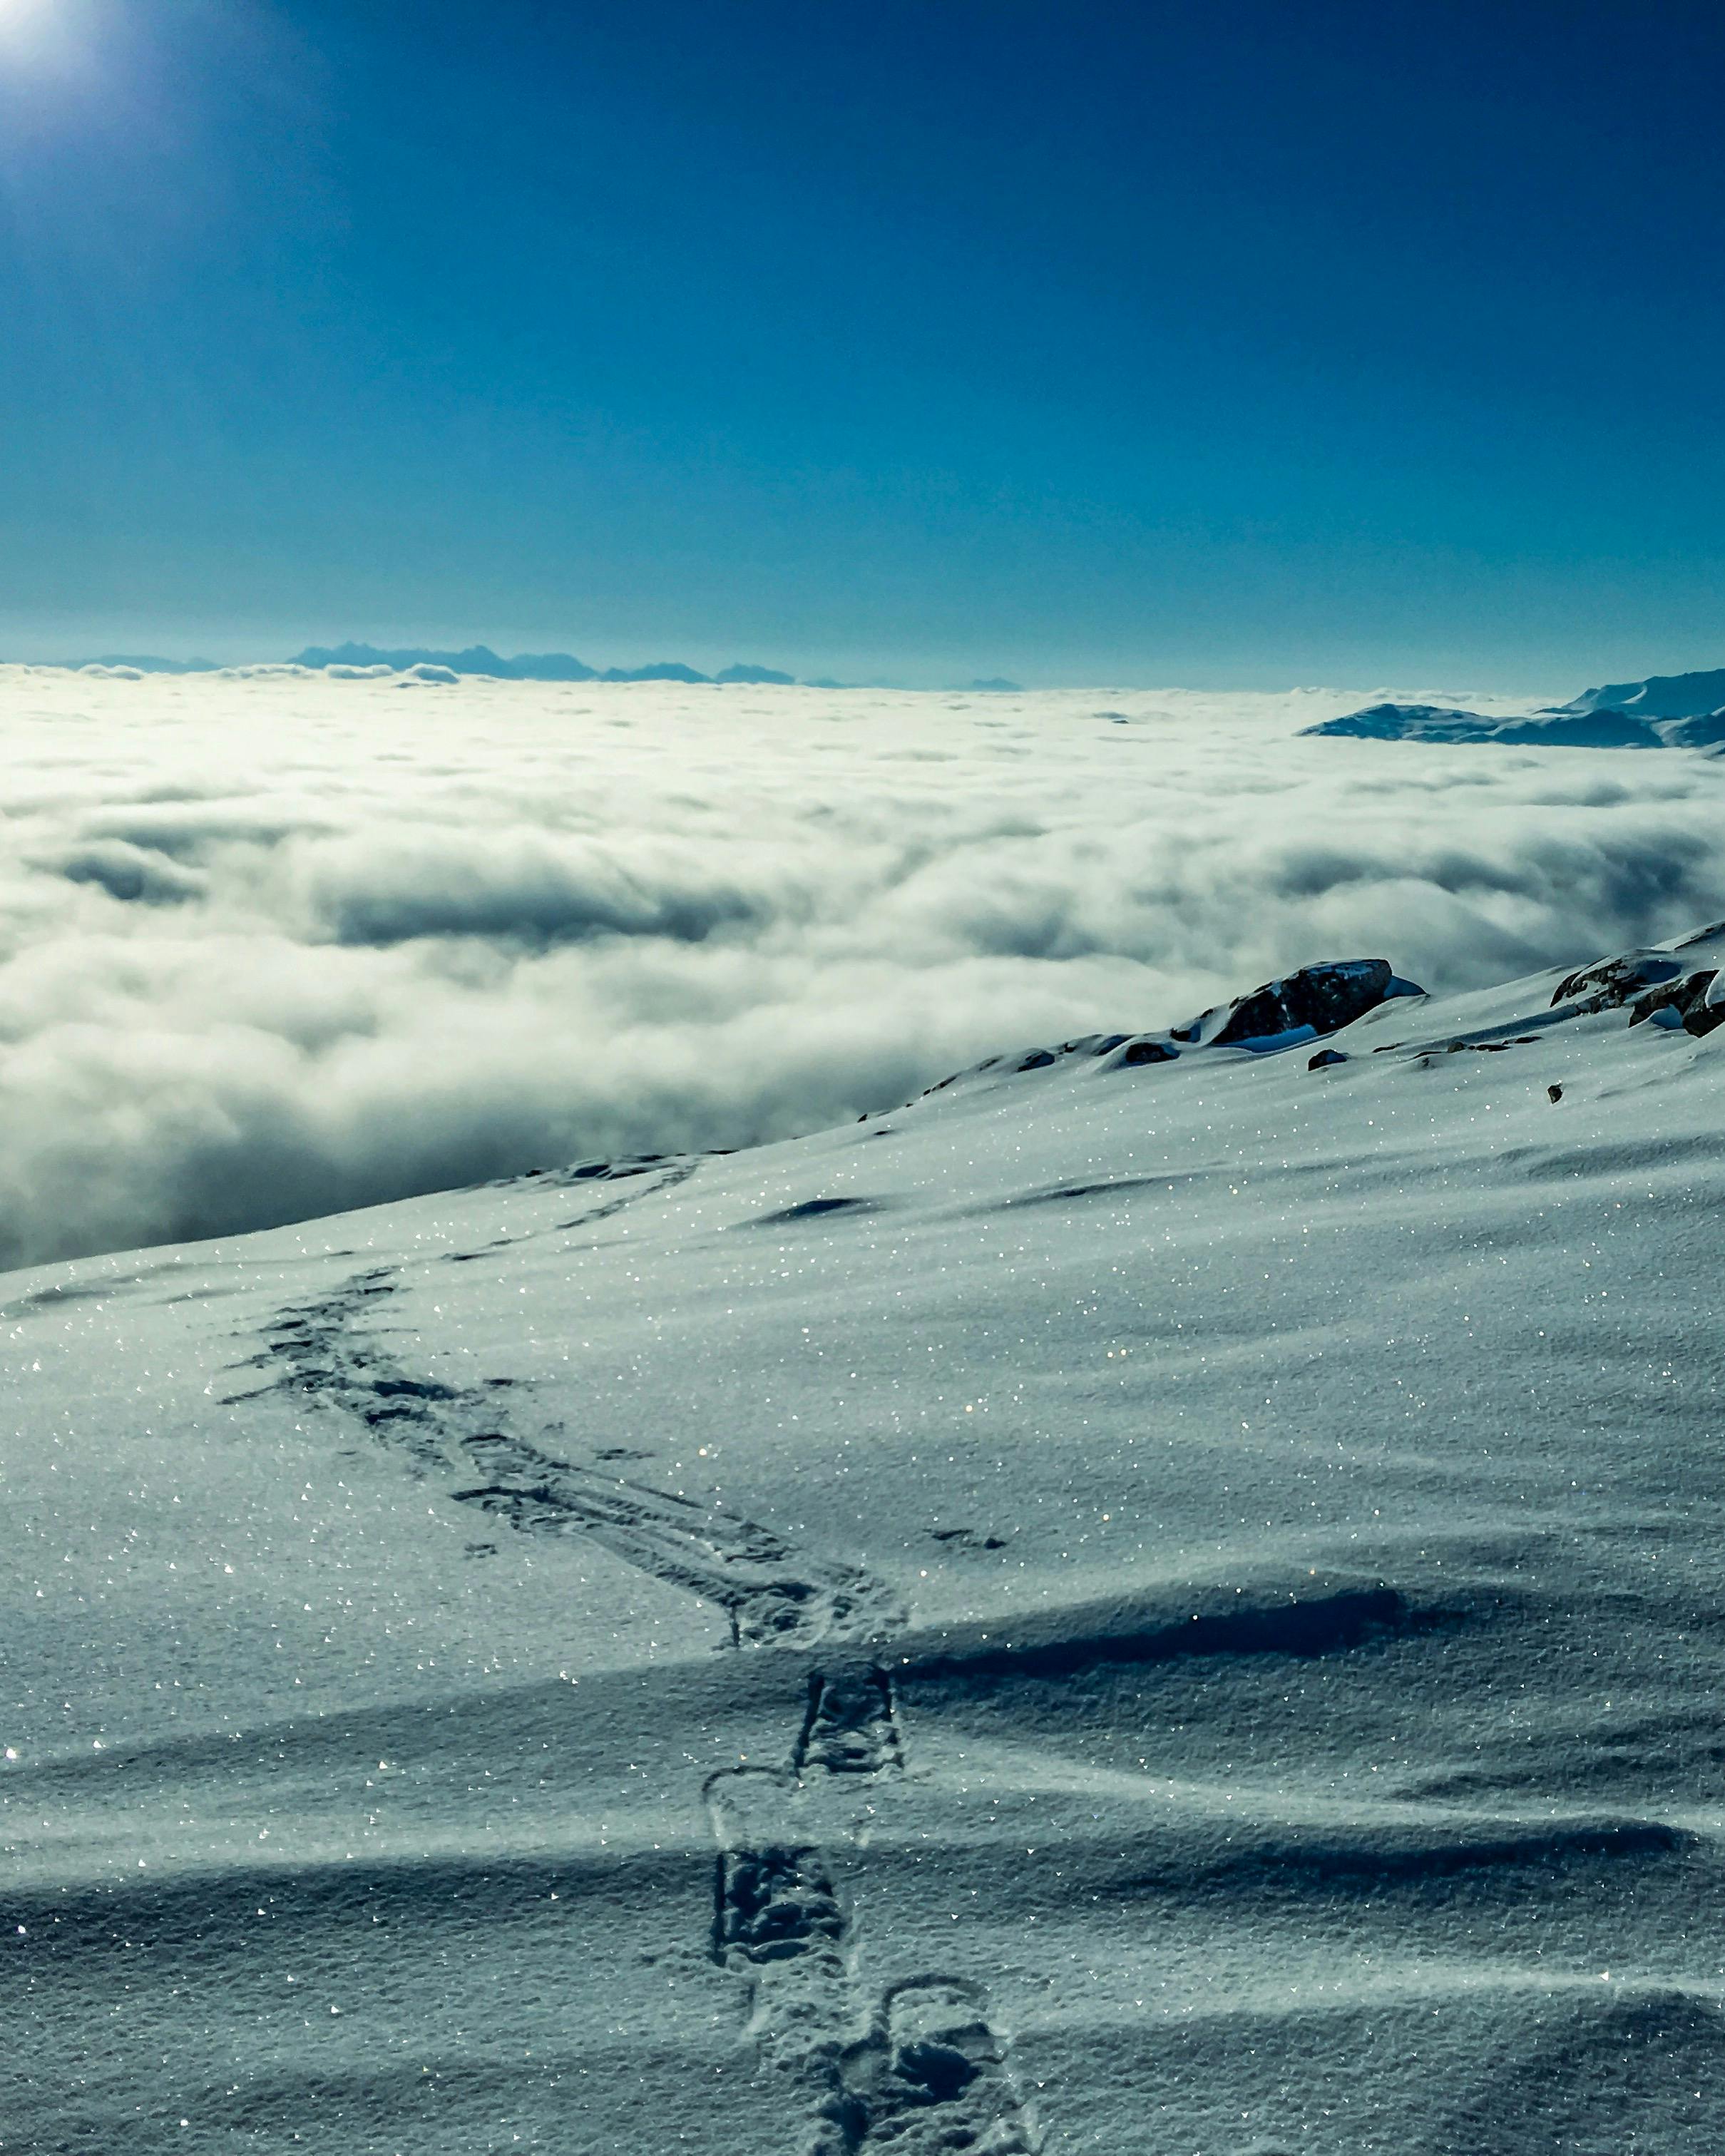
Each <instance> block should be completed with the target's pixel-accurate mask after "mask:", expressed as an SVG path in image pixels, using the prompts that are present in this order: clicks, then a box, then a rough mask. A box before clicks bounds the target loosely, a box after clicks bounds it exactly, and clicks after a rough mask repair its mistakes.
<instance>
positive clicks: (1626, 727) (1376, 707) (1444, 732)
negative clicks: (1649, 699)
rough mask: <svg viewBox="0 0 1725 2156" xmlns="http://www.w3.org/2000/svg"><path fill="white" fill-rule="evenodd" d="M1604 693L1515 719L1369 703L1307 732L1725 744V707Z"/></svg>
mask: <svg viewBox="0 0 1725 2156" xmlns="http://www.w3.org/2000/svg"><path fill="white" fill-rule="evenodd" d="M1680 678H1683V679H1702V678H1706V679H1711V678H1712V677H1711V676H1707V677H1702V676H1684V677H1680ZM1604 693H1605V692H1604V691H1599V690H1589V692H1588V695H1587V696H1584V697H1581V698H1579V699H1578V700H1577V701H1576V702H1575V703H1574V704H1565V705H1563V706H1558V708H1556V709H1555V710H1553V711H1536V712H1533V713H1532V714H1531V715H1527V716H1509V717H1505V716H1501V715H1494V714H1488V713H1486V712H1484V711H1456V710H1454V709H1451V708H1450V706H1446V705H1441V704H1368V705H1367V706H1365V708H1364V709H1363V711H1348V712H1345V713H1344V714H1343V716H1341V717H1339V718H1334V719H1326V720H1324V721H1322V722H1321V723H1320V724H1319V725H1317V726H1307V728H1306V731H1307V733H1308V734H1327V735H1332V736H1334V735H1340V736H1343V737H1351V738H1353V739H1355V740H1360V741H1406V742H1462V743H1474V744H1477V743H1481V742H1497V743H1500V744H1502V745H1503V746H1506V747H1512V748H1717V747H1719V746H1720V744H1721V743H1722V742H1725V707H1722V708H1721V709H1719V710H1717V711H1715V710H1712V709H1707V710H1702V711H1697V712H1694V713H1692V714H1688V715H1682V716H1679V715H1675V714H1671V713H1666V712H1661V711H1659V710H1658V708H1657V706H1649V707H1647V708H1646V709H1645V710H1644V709H1643V708H1642V707H1641V706H1640V704H1639V703H1636V704H1634V705H1633V706H1630V707H1629V708H1620V707H1619V706H1615V705H1609V704H1604V703H1597V702H1594V701H1592V699H1593V698H1594V696H1599V695H1602V694H1604Z"/></svg>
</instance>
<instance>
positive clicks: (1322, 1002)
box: [1213, 958, 1423, 1048]
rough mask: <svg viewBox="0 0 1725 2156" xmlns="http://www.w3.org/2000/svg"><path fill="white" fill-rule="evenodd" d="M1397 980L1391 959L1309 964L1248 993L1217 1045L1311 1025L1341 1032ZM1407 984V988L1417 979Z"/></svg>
mask: <svg viewBox="0 0 1725 2156" xmlns="http://www.w3.org/2000/svg"><path fill="white" fill-rule="evenodd" d="M1394 979H1395V975H1394V973H1393V972H1392V971H1391V968H1390V964H1389V959H1387V958H1344V959H1342V960H1340V961H1338V962H1336V963H1334V964H1332V965H1327V966H1303V967H1301V969H1300V971H1299V972H1298V973H1290V974H1289V975H1288V977H1287V978H1286V980H1281V981H1271V983H1269V984H1268V985H1267V986H1266V987H1265V988H1258V989H1256V990H1255V991H1254V993H1252V994H1250V995H1249V996H1245V997H1242V998H1241V999H1240V1002H1238V1003H1237V1004H1235V1006H1234V1009H1233V1014H1232V1015H1231V1017H1230V1019H1229V1020H1228V1022H1227V1024H1225V1025H1224V1027H1223V1028H1222V1029H1221V1031H1220V1032H1219V1033H1218V1034H1215V1035H1214V1036H1213V1038H1214V1045H1215V1046H1216V1047H1218V1048H1227V1047H1230V1046H1232V1045H1235V1044H1236V1043H1238V1042H1240V1041H1246V1040H1267V1039H1274V1038H1275V1036H1276V1035H1277V1034H1284V1033H1298V1032H1300V1031H1301V1030H1302V1029H1304V1028H1306V1027H1307V1026H1309V1027H1310V1028H1311V1029H1312V1032H1313V1033H1319V1034H1322V1033H1337V1032H1339V1031H1340V1030H1341V1029H1342V1028H1343V1026H1344V1025H1352V1024H1353V1021H1354V1020H1355V1019H1357V1018H1363V1017H1364V1016H1365V1014H1366V1013H1367V1012H1368V1010H1375V1009H1377V1007H1378V1004H1381V1003H1382V1002H1384V999H1385V998H1386V997H1388V996H1389V993H1390V992H1391V989H1390V984H1391V983H1392V982H1393V981H1394ZM1401 985H1402V988H1403V991H1404V993H1405V992H1407V991H1408V990H1409V988H1411V985H1412V984H1411V983H1407V982H1404V983H1402V984H1401ZM1413 993H1414V994H1416V995H1417V994H1420V993H1423V992H1422V991H1421V990H1419V989H1414V990H1413Z"/></svg>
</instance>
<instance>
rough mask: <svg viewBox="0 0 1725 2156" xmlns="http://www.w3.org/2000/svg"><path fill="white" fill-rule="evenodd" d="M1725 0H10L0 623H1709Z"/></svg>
mask: <svg viewBox="0 0 1725 2156" xmlns="http://www.w3.org/2000/svg"><path fill="white" fill-rule="evenodd" d="M1722 64H1725V14H1722V13H1721V11H1719V10H1718V9H1717V8H1714V7H1706V8H1702V7H1695V8H1690V7H1687V6H1684V5H1664V6H1659V5H1656V6H1653V7H1651V8H1633V9H1632V8H1628V7H1597V8H1595V7H1589V6H1588V5H1586V4H1585V0H1578V4H1568V5H1561V6H1558V5H1553V6H1549V7H1545V6H1538V5H1532V6H1517V5H1514V4H1508V3H1507V0H1498V4H1495V5H1491V6H1489V7H1487V6H1477V7H1476V6H1467V5H1420V4H1412V5H1408V6H1402V7H1394V6H1385V5H1384V4H1382V0H1377V4H1372V5H1364V4H1362V5H1339V6H1338V5H1326V4H1322V0H1317V4H1313V5H1310V6H1301V7H1298V8H1295V7H1290V6H1288V5H1286V0H1204V4H1196V0H1194V4H1187V5H1183V6H1159V5H1156V4H1145V5H1142V6H1137V7H1127V6H1117V7H1093V6H1086V5H1084V4H1082V0H1066V4H1063V5H1059V6H1055V5H1047V4H1041V5H1015V4H1013V0H992V4H987V5H973V4H970V0H921V4H916V5H908V4H898V0H873V3H872V4H870V5H866V6H863V5H851V4H845V0H839V4H833V5H824V4H819V0H797V3H796V4H787V5H779V4H776V0H772V3H771V4H767V3H765V0H737V4H732V5H715V4H713V0H706V4H684V0H642V4H638V5H632V6H631V7H629V8H626V9H625V8H620V7H618V6H617V5H615V4H614V0H613V3H612V4H607V5H604V6H588V5H583V4H579V0H575V4H569V0H565V4H562V5H555V6H542V5H533V4H526V0H489V4H486V5H485V6H479V5H474V4H463V5H456V4H451V0H416V4H415V6H414V7H413V8H412V9H401V8H386V7H382V6H377V5H374V4H373V5H360V4H352V3H351V0H350V4H341V0H308V4H303V5H302V4H290V0H275V4H273V5H263V4H254V0H148V4H146V0H0V301H3V316H4V319H3V329H0V460H3V469H4V472H5V475H6V480H5V484H4V486H3V488H0V652H3V653H4V654H6V655H11V656H17V657H27V656H54V655H61V654H73V655H82V654H85V653H88V652H91V651H95V650H97V649H146V650H162V651H168V652H185V651H189V650H192V649H199V650H202V651H204V652H206V653H208V654H210V655H212V656H215V657H218V658H221V657H234V656H241V655H249V656H255V655H259V654H267V653H274V652H277V651H285V650H289V649H293V648H295V646H297V645H298V644H300V643H303V642H306V641H318V642H328V641H331V640H336V639H341V638H342V637H346V636H350V635H352V636H359V637H369V638H372V639H375V640H377V641H381V642H398V641H411V642H429V643H445V642H454V643H461V642H466V641H469V640H471V639H485V640H486V641H488V642H490V643H492V644H495V645H497V646H498V647H499V648H501V649H518V648H525V649H547V648H560V649H573V650H575V651H577V652H578V653H580V654H582V655H583V656H584V657H588V658H589V659H592V660H595V661H597V662H598V663H600V664H605V663H638V662H639V661H640V660H648V659H654V658H660V657H668V656H675V657H680V658H684V659H687V660H691V661H692V662H693V663H695V664H697V665H700V664H702V663H703V662H706V663H711V664H715V665H717V664H722V663H724V662H725V661H726V660H731V659H734V658H737V657H743V658H748V659H754V660H766V661H768V662H771V663H778V664H782V665H788V666H789V667H792V668H793V669H795V670H798V671H802V672H809V673H813V672H817V671H819V672H826V671H833V672H837V673H839V674H840V675H844V676H845V677H847V678H865V677H872V676H884V677H887V678H891V679H895V680H904V681H919V680H947V679H955V680H956V679H963V678H966V677H968V675H970V674H973V673H977V672H985V673H988V674H993V673H997V672H1000V673H1008V674H1010V675H1013V676H1014V678H1016V679H1018V680H1024V681H1026V682H1038V683H1040V682H1052V681H1059V680H1089V681H1117V682H1141V683H1148V682H1171V681H1182V682H1187V683H1190V684H1194V685H1228V684H1238V685H1271V684H1281V683H1286V682H1290V681H1296V680H1300V681H1317V680H1330V681H1338V682H1348V683H1355V682H1358V683H1361V684H1370V683H1377V682H1379V681H1387V680H1399V681H1402V682H1404V683H1414V682H1420V681H1433V682H1435V681H1440V680H1444V681H1450V682H1453V683H1454V684H1455V685H1457V686H1466V685H1477V686H1480V687H1482V688H1483V687H1490V686H1494V685H1498V686H1502V687H1505V688H1508V689H1517V688H1522V687H1527V688H1532V689H1543V688H1546V687H1551V688H1565V689H1571V688H1579V687H1580V686H1581V685H1583V684H1584V682H1585V681H1590V680H1598V679H1601V678H1608V677H1609V678H1619V679H1621V678H1627V677H1630V676H1633V675H1639V674H1641V673H1645V672H1647V671H1650V670H1655V669H1658V670H1671V669H1676V668H1679V667H1683V666H1688V665H1717V664H1720V663H1721V662H1722V660H1725V603H1722V598H1721V591H1722V581H1721V570H1722V567H1725V538H1722V536H1721V519H1720V516H1719V513H1718V504H1719V502H1720V500H1721V499H1722V497H1725V486H1722V481H1725V470H1722V465H1725V454H1722V434H1721V424H1720V422H1721V418H1722V404H1725V386H1722V385H1725V368H1722V366H1721V360H1720V354H1721V352H1722V350H1725V338H1722V335H1721V331H1722V327H1725V323H1722V319H1721V318H1722V315H1725V277H1722V275H1721V272H1722V269H1725V248H1722V244H1721V243H1722V239H1725V233H1722V226H1725V184H1722V182H1725V172H1722V169H1721V168H1722V165H1725V150H1722V146H1721V131H1720V129H1719V126H1718V110H1719V100H1720V91H1721V80H1722Z"/></svg>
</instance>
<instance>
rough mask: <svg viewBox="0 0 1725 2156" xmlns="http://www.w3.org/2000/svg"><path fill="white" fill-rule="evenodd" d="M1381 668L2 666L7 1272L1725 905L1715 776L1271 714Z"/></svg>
mask: <svg viewBox="0 0 1725 2156" xmlns="http://www.w3.org/2000/svg"><path fill="white" fill-rule="evenodd" d="M1373 693H1374V694H1375V693H1378V692H1373ZM1362 701H1367V699H1366V697H1365V696H1363V695H1360V694H1353V695H1347V694H1343V695H1334V694H1330V693H1327V692H1322V691H1317V690H1298V691H1294V692H1291V693H1290V694H1288V695H1286V696H1244V695H1242V696H1209V695H1198V694H1184V693H1180V692H1159V693H1148V692H1137V691H1134V692H1123V691H1121V692H1106V693H1098V692H1096V691H1073V690H1061V691H1059V692H1049V693H1044V694H1031V695H1022V696H935V695H927V694H922V695H911V694H904V695H898V694H889V693H886V692H876V691H870V690H848V691H820V690H803V689H796V690H791V689H767V690H760V689H717V688H684V687H680V686H670V685H660V684H656V683H655V684H651V685H629V686H601V687H595V686H593V685H589V684H583V685H578V686H563V685H545V684H536V683H514V682H507V683H506V682H487V681H475V680H464V681H462V682H459V683H452V682H449V681H445V680H437V679H435V678H407V679H403V677H400V676H377V675H359V676H357V677H355V676H352V675H350V676H348V677H347V678H331V677H327V676H325V675H317V674H308V673H305V672H303V671H300V670H293V669H281V668H273V669H272V668H266V669H253V670H236V671H235V672H233V673H229V674H225V675H198V676H190V677H183V678H177V679H175V678H168V679H163V678H162V677H155V678H151V679H146V680H136V679H126V678H124V677H118V678H116V677H111V676H110V677H102V676H100V675H91V674H87V673H85V674H74V673H64V672H59V671H54V670H47V669H31V668H23V667H7V668H0V726H3V729H4V744H5V757H6V773H7V783H6V786H5V788H4V792H3V805H4V814H3V815H0V1265H26V1264H31V1263H34V1262H37V1261H39V1260H47V1259H52V1258H58V1257H62V1256H68V1255H78V1254H81V1253H86V1252H90V1251H95V1250H107V1249H118V1248H124V1247H129V1246H131V1245H136V1244H140V1243H145V1242H153V1241H162V1240H178V1239H182V1238H187V1237H193V1236H198V1235H211V1234H216V1233H220V1232H225V1231H228V1230H230V1229H243V1228H247V1227H253V1226H259V1225H263V1224H273V1223H277V1222H280V1221H284V1220H288V1219H295V1218H302V1217H307V1216H310V1215H313V1214H323V1213H328V1212H332V1211H336V1210H340V1209H346V1208H347V1207H351V1206H355V1205H361V1204H369V1203H372V1202H374V1201H377V1200H382V1199H392V1198H397V1197H401V1196H403V1195H406V1194H408V1193H413V1192H417V1191H423V1190H427V1189H432V1188H444V1187H448V1186H449V1185H453V1184H458V1183H470V1182H474V1181H477V1180H480V1179H483V1178H488V1177H491V1176H496V1175H501V1174H506V1173H515V1172H517V1171H519V1170H521V1169H523V1168H529V1167H533V1166H538V1165H542V1164H547V1163H559V1162H564V1161H568V1160H572V1159H577V1158H583V1157H589V1156H598V1155H614V1154H617V1153H621V1152H670V1151H674V1150H677V1149H681V1148H685V1147H712V1146H737V1145H742V1144H747V1143H748V1142H752V1141H756V1140H759V1139H763V1138H772V1137H788V1136H791V1135H793V1134H795V1133H797V1132H803V1131H806V1130H809V1129H812V1128H815V1127H819V1126H821V1125H823V1124H826V1123H829V1122H835V1121H838V1120H840V1119H843V1118H845V1117H849V1116H856V1115H858V1114H860V1113H861V1111H863V1110H865V1109H878V1108H880V1107H883V1106H894V1105H896V1104H897V1103H898V1102H900V1101H903V1100H904V1099H906V1097H907V1096H909V1095H911V1093H913V1092H914V1091H916V1090H918V1089H919V1088H920V1087H921V1086H923V1085H925V1084H927V1083H928V1082H929V1081H932V1080H933V1079H935V1078H937V1077H940V1076H942V1075H945V1074H946V1073H947V1071H949V1070H953V1069H956V1068H958V1067H960V1066H961V1065H964V1064H966V1063H968V1062H972V1061H974V1060H977V1059H978V1058H979V1057H981V1056H983V1055H988V1054H990V1053H993V1051H995V1050H1000V1049H1003V1048H1007V1047H1012V1046H1014V1045H1020V1044H1024V1043H1028V1042H1038V1041H1044V1040H1055V1039H1060V1038H1062V1037H1065V1036H1068V1035H1070V1034H1072V1033H1075V1032H1079V1031H1086V1030H1091V1029H1096V1028H1099V1027H1106V1028H1109V1029H1121V1030H1127V1029H1137V1028H1140V1027H1150V1026H1162V1025H1166V1024H1169V1023H1171V1022H1174V1021H1178V1020H1179V1019H1183V1018H1185V1017H1189V1016H1190V1015H1191V1014H1193V1013H1194V1012H1195V1011H1197V1010H1198V1009H1201V1008H1202V1007H1204V1005H1206V1004H1210V1003H1213V1002H1214V1001H1216V1000H1218V999H1219V998H1222V997H1224V996H1227V995H1231V994H1234V993H1238V992H1239V991H1240V990H1242V989H1245V988H1250V987H1252V986H1254V985H1255V983H1258V982H1260V981H1261V980H1264V979H1266V978H1270V977H1271V976H1272V975H1274V974H1276V973H1278V972H1280V971H1282V970H1285V969H1286V968H1290V967H1292V966H1295V965H1297V964H1300V963H1301V962H1306V961H1309V960H1312V959H1314V958H1322V957H1358V956H1383V957H1387V958H1389V959H1390V960H1391V961H1392V962H1394V965H1395V967H1396V968H1397V970H1398V971H1399V972H1400V973H1404V974H1408V975H1410V976H1411V977H1412V978H1414V979H1416V980H1419V981H1421V982H1423V983H1425V985H1426V986H1427V987H1430V988H1435V989H1443V988H1458V987H1466V986H1470V985H1479V984H1484V983H1489V982H1493V981H1497V980H1501V979H1504V978H1508V977H1511V976H1513V975H1516V974H1518V973H1526V972H1530V971H1532V970H1533V969H1535V968H1540V967H1544V966H1548V965H1553V964H1557V963H1560V962H1563V963H1567V962H1574V961H1578V960H1582V959H1586V958H1590V957H1594V956H1597V955H1599V953H1602V952H1608V951H1611V950H1615V949H1617V948H1620V947H1625V946H1629V945H1633V944H1636V943H1642V942H1651V941H1655V940H1659V939H1662V938H1665V937H1670V936H1673V935H1676V934H1678V933H1681V932H1682V931H1684V930H1686V929H1687V928H1690V927H1695V926H1698V925H1699V924H1700V923H1701V922H1702V921H1707V920H1713V919H1717V918H1718V917H1719V916H1721V915H1725V760H1721V759H1719V758H1717V757H1714V758H1708V757H1703V756H1701V755H1698V754H1691V753H1687V752H1667V753H1665V754H1661V755H1659V756H1648V755H1640V756H1638V755H1635V754H1632V753H1630V752H1609V751H1588V750H1548V749H1541V750H1517V749H1512V748H1505V747H1480V748H1455V747H1435V748H1430V747H1415V746H1409V745H1407V744H1404V743H1378V742H1354V741H1343V740H1307V739H1301V738H1299V737H1298V735H1299V729H1300V728H1301V726H1307V725H1310V724H1312V722H1314V721H1317V720H1318V719H1322V718H1327V717H1330V716H1334V715H1336V714H1337V713H1338V712H1341V711H1346V710H1349V709H1351V708H1353V706H1355V705H1357V704H1358V703H1360V702H1362ZM1474 702H1475V707H1476V708H1479V707H1480V706H1479V700H1477V699H1475V700H1474ZM1487 708H1501V709H1503V710H1506V711H1507V710H1510V709H1513V708H1516V707H1515V706H1512V705H1510V704H1508V703H1503V704H1501V705H1498V706H1487ZM1149 1111H1150V1110H1149V1103H1148V1099H1147V1113H1148V1112H1149Z"/></svg>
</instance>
